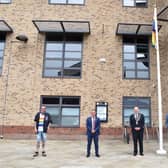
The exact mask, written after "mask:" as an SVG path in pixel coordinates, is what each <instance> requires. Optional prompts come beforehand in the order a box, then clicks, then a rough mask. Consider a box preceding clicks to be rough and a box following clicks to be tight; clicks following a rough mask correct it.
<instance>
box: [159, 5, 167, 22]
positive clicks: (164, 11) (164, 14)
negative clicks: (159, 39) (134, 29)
mask: <svg viewBox="0 0 168 168" xmlns="http://www.w3.org/2000/svg"><path fill="white" fill-rule="evenodd" d="M157 17H158V20H160V21H166V22H168V6H166V7H165V8H163V9H162V10H161V11H160V12H159V13H158V15H157Z"/></svg>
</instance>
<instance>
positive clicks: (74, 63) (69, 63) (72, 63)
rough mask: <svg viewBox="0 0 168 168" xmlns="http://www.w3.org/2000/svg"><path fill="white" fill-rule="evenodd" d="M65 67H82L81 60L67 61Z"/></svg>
mask: <svg viewBox="0 0 168 168" xmlns="http://www.w3.org/2000/svg"><path fill="white" fill-rule="evenodd" d="M64 67H65V68H80V67H81V61H69V60H68V61H65V62H64Z"/></svg>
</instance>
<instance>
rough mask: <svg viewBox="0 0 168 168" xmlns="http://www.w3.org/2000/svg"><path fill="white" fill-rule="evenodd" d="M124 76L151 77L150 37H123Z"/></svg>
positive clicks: (133, 77) (134, 77) (128, 77)
mask: <svg viewBox="0 0 168 168" xmlns="http://www.w3.org/2000/svg"><path fill="white" fill-rule="evenodd" d="M123 78H124V79H149V45H148V37H138V38H134V37H131V36H130V37H123Z"/></svg>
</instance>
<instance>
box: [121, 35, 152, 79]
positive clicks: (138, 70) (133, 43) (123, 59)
mask: <svg viewBox="0 0 168 168" xmlns="http://www.w3.org/2000/svg"><path fill="white" fill-rule="evenodd" d="M125 37H129V38H132V39H133V41H134V42H127V43H126V42H124V38H125ZM139 37H140V38H141V37H146V38H148V42H147V43H146V44H147V47H148V52H147V55H148V58H146V60H145V61H146V62H148V65H149V67H148V70H143V69H138V66H137V65H138V62H141V61H138V60H137V59H136V58H137V54H138V52H137V46H138V45H146V44H144V43H137V40H138V38H139ZM139 37H138V36H123V38H122V39H123V41H122V79H123V80H150V76H151V75H150V46H149V45H150V44H149V37H148V36H139ZM125 45H134V47H135V53H134V54H135V60H128V59H125V58H124V56H125V52H124V46H125ZM125 62H133V63H134V64H135V70H133V69H132V70H131V69H130V71H132V72H135V77H133V78H131V77H124V73H125V69H124V63H125ZM138 72H148V73H149V76H148V78H143V77H138V75H137V74H138Z"/></svg>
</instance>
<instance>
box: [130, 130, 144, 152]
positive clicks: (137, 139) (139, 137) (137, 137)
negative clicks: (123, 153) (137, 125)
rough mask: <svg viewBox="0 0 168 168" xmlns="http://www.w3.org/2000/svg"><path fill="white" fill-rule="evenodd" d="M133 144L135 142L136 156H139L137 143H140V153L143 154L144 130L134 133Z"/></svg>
mask: <svg viewBox="0 0 168 168" xmlns="http://www.w3.org/2000/svg"><path fill="white" fill-rule="evenodd" d="M132 135H133V142H134V154H137V152H138V146H137V143H138V142H139V152H140V154H142V153H143V130H140V131H135V130H134V131H133V132H132Z"/></svg>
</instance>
